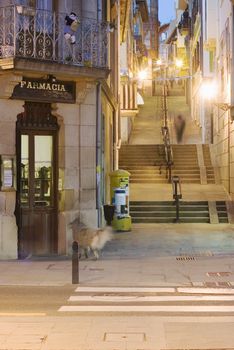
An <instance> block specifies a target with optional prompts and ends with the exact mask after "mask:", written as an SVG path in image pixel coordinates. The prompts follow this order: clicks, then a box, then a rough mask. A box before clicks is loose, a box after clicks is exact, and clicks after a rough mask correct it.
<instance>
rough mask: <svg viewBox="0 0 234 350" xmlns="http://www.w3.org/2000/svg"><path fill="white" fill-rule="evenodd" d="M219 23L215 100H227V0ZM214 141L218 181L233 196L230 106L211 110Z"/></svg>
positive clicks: (233, 139)
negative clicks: (212, 112)
mask: <svg viewBox="0 0 234 350" xmlns="http://www.w3.org/2000/svg"><path fill="white" fill-rule="evenodd" d="M218 16H219V22H218V23H219V26H218V38H217V56H216V62H217V71H216V79H217V81H218V82H219V93H218V98H217V102H218V103H227V104H228V105H230V104H231V79H233V76H232V67H231V62H232V52H233V47H232V45H231V43H232V41H233V29H232V16H233V14H232V5H231V2H230V1H228V0H224V1H219V7H218ZM214 143H215V149H216V157H217V163H218V165H219V169H220V175H221V181H222V183H223V185H224V186H225V188H226V190H227V191H228V192H229V193H230V195H231V197H232V199H234V125H233V122H232V121H231V116H230V110H228V111H226V112H225V111H223V110H222V109H220V108H217V107H216V108H215V110H214Z"/></svg>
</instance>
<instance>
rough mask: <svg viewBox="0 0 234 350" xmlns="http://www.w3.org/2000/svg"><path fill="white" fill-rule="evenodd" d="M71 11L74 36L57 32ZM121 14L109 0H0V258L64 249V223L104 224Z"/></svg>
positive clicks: (67, 232) (113, 152) (114, 134)
mask: <svg viewBox="0 0 234 350" xmlns="http://www.w3.org/2000/svg"><path fill="white" fill-rule="evenodd" d="M71 12H74V13H75V14H77V18H78V24H77V27H76V28H75V30H74V31H73V32H71V34H72V35H74V37H75V39H74V40H75V43H72V41H71V39H70V38H68V37H65V36H64V32H65V30H66V29H65V24H64V23H65V20H64V19H65V17H66V15H70V14H71ZM119 16H120V11H119V6H118V2H115V1H104V0H103V1H102V0H100V1H96V0H92V1H86V0H80V1H72V0H70V1H69V0H68V1H62V0H61V1H52V0H50V1H46V2H45V1H43V2H42V1H26V0H25V1H10V0H9V1H7V0H4V1H2V2H1V7H0V29H1V30H0V81H1V87H0V155H1V164H2V166H1V190H0V259H17V258H18V257H19V258H24V257H25V256H28V255H31V254H32V255H54V254H60V255H66V254H69V253H70V252H71V243H72V240H73V237H72V232H71V229H70V227H69V223H70V222H71V221H73V220H74V219H75V218H79V220H80V221H81V222H83V223H84V224H88V225H91V226H102V225H103V224H104V218H103V205H104V204H105V203H108V202H109V201H110V198H109V173H110V172H111V171H112V170H113V169H115V168H116V164H117V162H118V149H117V146H116V145H117V144H118V143H119V136H118V135H119V131H118V125H119V115H118V76H119V73H118V66H119V64H118V60H119V58H118V51H117V49H118V40H119V39H118V36H119V30H118V23H119ZM109 21H111V22H112V23H113V25H114V27H115V30H114V31H113V32H110V30H109V24H108V23H109ZM111 48H112V49H111ZM114 49H115V51H114ZM116 67H117V68H116Z"/></svg>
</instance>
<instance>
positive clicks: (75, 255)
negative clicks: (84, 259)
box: [72, 241, 79, 284]
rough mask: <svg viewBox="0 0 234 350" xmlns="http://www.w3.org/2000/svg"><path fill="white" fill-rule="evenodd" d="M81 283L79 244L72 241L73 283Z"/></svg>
mask: <svg viewBox="0 0 234 350" xmlns="http://www.w3.org/2000/svg"><path fill="white" fill-rule="evenodd" d="M78 283H79V244H78V242H76V241H74V242H73V243H72V284H78Z"/></svg>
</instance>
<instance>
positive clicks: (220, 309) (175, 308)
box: [58, 305, 234, 313]
mask: <svg viewBox="0 0 234 350" xmlns="http://www.w3.org/2000/svg"><path fill="white" fill-rule="evenodd" d="M58 311H59V312H149V313H150V312H168V313H174V312H191V313H192V312H194V313H198V312H200V313H201V312H205V313H211V312H217V313H232V312H234V306H223V305H221V306H217V305H215V306H213V305H212V306H210V305H204V306H201V305H193V306H190V305H170V306H167V305H152V306H149V305H118V306H117V305H104V306H103V305H100V306H98V305H80V306H77V305H74V306H62V307H60V308H59V310H58Z"/></svg>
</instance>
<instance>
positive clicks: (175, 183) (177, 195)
mask: <svg viewBox="0 0 234 350" xmlns="http://www.w3.org/2000/svg"><path fill="white" fill-rule="evenodd" d="M171 183H172V189H173V199H174V200H175V205H176V219H175V222H179V220H180V201H179V200H180V199H181V198H182V194H181V184H180V178H179V176H173V177H172V181H171ZM178 186H179V188H178Z"/></svg>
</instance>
